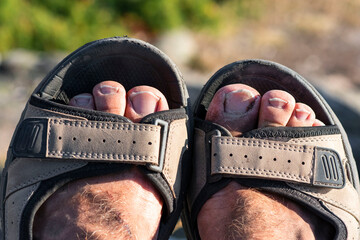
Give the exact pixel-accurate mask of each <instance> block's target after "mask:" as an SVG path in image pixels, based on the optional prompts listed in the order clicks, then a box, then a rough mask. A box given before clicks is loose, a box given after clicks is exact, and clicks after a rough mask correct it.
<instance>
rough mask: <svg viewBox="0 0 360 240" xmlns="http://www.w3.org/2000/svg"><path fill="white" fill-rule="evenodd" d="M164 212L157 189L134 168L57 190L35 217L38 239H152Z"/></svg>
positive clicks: (71, 184) (35, 233)
mask: <svg viewBox="0 0 360 240" xmlns="http://www.w3.org/2000/svg"><path fill="white" fill-rule="evenodd" d="M161 211H162V199H161V197H160V195H159V194H158V192H157V190H156V189H155V188H154V187H153V186H152V184H150V183H149V182H148V181H147V179H146V177H145V176H144V175H143V174H142V173H140V172H139V171H138V170H137V169H136V168H133V169H132V170H131V171H129V172H127V173H122V174H121V176H118V175H117V174H110V175H106V176H102V177H100V178H87V179H82V180H78V181H75V182H72V183H70V184H68V185H66V186H64V187H62V188H61V189H59V190H58V191H56V192H55V193H54V194H53V195H52V196H51V197H50V198H49V199H48V200H47V201H46V202H45V203H44V204H43V206H42V207H41V208H40V209H39V211H38V213H37V214H36V216H35V220H34V236H35V237H38V238H40V239H41V237H44V236H49V237H50V238H51V239H54V235H56V236H57V237H59V238H65V237H66V238H69V239H72V238H73V239H76V238H77V237H79V236H80V237H86V236H90V235H93V236H97V237H99V239H108V238H109V237H110V236H111V238H118V237H123V238H124V239H127V238H128V237H130V236H132V237H134V236H136V237H137V238H139V239H152V238H154V237H155V236H156V234H157V230H158V226H159V222H160V218H161ZM139 222H141V224H140V223H139ZM139 224H140V225H141V228H139V227H137V226H139ZM36 226H41V228H37V227H36ZM53 226H56V229H54V227H53ZM62 229H67V230H68V231H67V232H61V231H62ZM54 230H56V231H54ZM61 234H63V235H61Z"/></svg>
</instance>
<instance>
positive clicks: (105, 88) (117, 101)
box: [93, 81, 126, 115]
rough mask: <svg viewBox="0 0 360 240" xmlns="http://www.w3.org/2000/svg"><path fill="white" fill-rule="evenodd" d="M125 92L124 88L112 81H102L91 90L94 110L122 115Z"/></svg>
mask: <svg viewBox="0 0 360 240" xmlns="http://www.w3.org/2000/svg"><path fill="white" fill-rule="evenodd" d="M125 95H126V91H125V89H124V87H123V86H122V85H121V84H120V83H118V82H114V81H104V82H101V83H99V84H97V85H96V86H95V87H94V88H93V96H94V101H95V106H96V110H99V111H103V112H109V113H113V114H118V115H124V112H125V105H126V100H125Z"/></svg>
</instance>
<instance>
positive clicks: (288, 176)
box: [211, 136, 345, 188]
mask: <svg viewBox="0 0 360 240" xmlns="http://www.w3.org/2000/svg"><path fill="white" fill-rule="evenodd" d="M211 174H212V175H214V174H223V175H233V176H237V177H253V178H263V179H272V180H283V181H290V182H297V183H304V184H310V185H315V186H323V187H331V188H342V187H343V186H344V184H345V181H344V173H343V168H342V164H341V160H340V158H339V155H338V154H337V153H336V151H333V150H331V149H325V148H319V147H315V146H308V145H298V144H291V143H286V142H280V141H272V140H264V139H254V138H236V137H221V136H220V137H219V136H213V137H212V145H211Z"/></svg>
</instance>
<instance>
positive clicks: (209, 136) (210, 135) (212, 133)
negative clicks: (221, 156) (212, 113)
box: [205, 129, 222, 183]
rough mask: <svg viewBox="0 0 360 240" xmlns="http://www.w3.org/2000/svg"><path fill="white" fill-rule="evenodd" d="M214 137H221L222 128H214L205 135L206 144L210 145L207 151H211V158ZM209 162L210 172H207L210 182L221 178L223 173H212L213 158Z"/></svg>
mask: <svg viewBox="0 0 360 240" xmlns="http://www.w3.org/2000/svg"><path fill="white" fill-rule="evenodd" d="M213 137H221V132H220V130H218V129H214V130H212V131H210V132H208V133H206V135H205V141H206V144H207V145H208V150H207V152H208V153H210V156H208V157H209V158H210V159H211V157H212V138H213ZM208 164H209V167H208V173H207V178H208V181H209V182H210V183H212V182H217V181H219V180H220V179H221V178H222V176H221V175H212V174H211V167H212V166H211V160H210V161H209V162H208Z"/></svg>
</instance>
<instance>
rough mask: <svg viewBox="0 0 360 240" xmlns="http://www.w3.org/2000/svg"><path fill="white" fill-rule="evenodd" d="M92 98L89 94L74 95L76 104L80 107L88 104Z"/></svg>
mask: <svg viewBox="0 0 360 240" xmlns="http://www.w3.org/2000/svg"><path fill="white" fill-rule="evenodd" d="M91 98H92V96H87V95H80V96H75V97H74V99H75V102H76V106H79V107H84V106H88V105H89V103H90V101H91Z"/></svg>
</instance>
